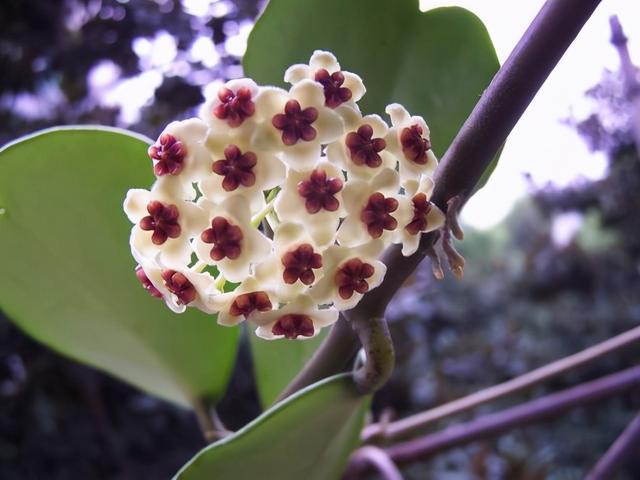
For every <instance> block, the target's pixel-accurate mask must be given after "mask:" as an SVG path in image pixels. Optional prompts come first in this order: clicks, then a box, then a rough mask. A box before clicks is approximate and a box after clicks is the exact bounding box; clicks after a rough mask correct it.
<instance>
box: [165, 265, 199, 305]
mask: <svg viewBox="0 0 640 480" xmlns="http://www.w3.org/2000/svg"><path fill="white" fill-rule="evenodd" d="M162 279H163V280H164V284H165V286H166V287H167V290H169V291H170V292H171V293H173V294H174V295H175V296H176V297H178V303H180V304H182V305H188V304H189V303H191V302H193V301H194V300H195V299H196V296H197V292H196V287H194V286H193V284H192V283H191V282H190V281H189V279H188V278H187V277H185V276H184V274H182V273H180V272H176V271H175V270H163V272H162Z"/></svg>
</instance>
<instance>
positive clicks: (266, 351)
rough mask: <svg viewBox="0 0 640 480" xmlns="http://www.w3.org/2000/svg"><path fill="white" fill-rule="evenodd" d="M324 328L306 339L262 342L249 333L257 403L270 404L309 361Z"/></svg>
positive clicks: (265, 405) (322, 335)
mask: <svg viewBox="0 0 640 480" xmlns="http://www.w3.org/2000/svg"><path fill="white" fill-rule="evenodd" d="M327 331H328V329H325V330H324V331H323V332H322V333H320V334H319V335H318V336H316V337H314V338H312V339H310V340H264V339H262V338H260V337H258V336H257V335H253V334H251V336H250V338H251V340H250V342H251V356H252V357H253V370H254V372H255V378H256V384H257V387H258V393H259V394H260V401H261V402H262V406H263V407H267V406H269V405H271V404H272V403H273V402H274V401H275V400H276V398H278V395H280V393H281V392H282V390H284V388H285V387H286V386H287V385H288V384H289V382H290V381H291V380H293V377H295V376H296V374H297V373H298V372H299V371H300V370H301V369H302V367H304V365H305V364H306V363H307V360H309V358H311V356H312V355H313V352H315V351H316V349H317V348H318V346H320V343H322V340H324V337H326V334H327Z"/></svg>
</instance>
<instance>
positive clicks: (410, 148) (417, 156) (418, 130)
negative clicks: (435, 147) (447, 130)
mask: <svg viewBox="0 0 640 480" xmlns="http://www.w3.org/2000/svg"><path fill="white" fill-rule="evenodd" d="M422 134H423V131H422V127H421V126H420V125H418V124H416V125H412V126H410V127H407V128H405V129H403V130H402V133H401V134H400V143H401V144H402V153H404V156H405V157H406V158H407V160H411V161H412V162H415V163H417V164H418V165H425V164H426V163H427V161H428V158H427V151H428V150H429V149H430V148H431V142H430V141H429V140H428V139H426V138H424V137H423V136H422Z"/></svg>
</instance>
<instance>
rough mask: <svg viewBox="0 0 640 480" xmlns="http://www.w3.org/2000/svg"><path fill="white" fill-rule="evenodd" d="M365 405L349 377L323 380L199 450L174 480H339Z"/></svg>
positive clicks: (365, 399) (340, 376)
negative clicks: (227, 435)
mask: <svg viewBox="0 0 640 480" xmlns="http://www.w3.org/2000/svg"><path fill="white" fill-rule="evenodd" d="M368 405H369V397H367V396H361V395H359V394H358V393H357V392H356V391H355V386H354V383H353V379H352V378H351V375H348V374H342V375H338V376H335V377H330V378H328V379H325V380H322V381H320V382H318V383H315V384H313V385H311V386H309V387H307V388H305V389H304V390H301V391H299V392H298V393H296V394H295V395H293V396H292V397H290V398H288V399H286V400H285V401H283V402H281V403H278V404H276V405H275V406H274V407H272V408H271V409H270V410H267V411H266V412H264V413H263V414H262V415H261V416H260V417H258V418H257V419H256V420H254V421H253V422H251V423H250V424H248V425H247V426H246V427H244V428H243V429H242V430H239V431H238V432H236V433H235V434H233V435H231V436H229V437H227V438H225V439H223V440H221V441H219V442H217V443H214V444H213V445H210V446H208V447H207V448H205V449H203V450H202V451H200V453H198V454H197V455H196V456H195V457H194V458H193V459H192V460H191V461H190V462H189V463H187V464H186V465H185V466H184V467H183V468H182V470H180V472H178V474H177V475H176V476H175V477H174V480H211V479H215V480H239V479H260V480H300V479H305V480H338V479H339V478H340V476H341V474H342V471H343V469H344V467H345V465H346V462H347V459H348V457H349V455H350V453H351V451H352V450H353V449H354V448H356V447H357V445H358V443H359V435H360V430H361V429H362V427H363V423H364V415H365V413H366V410H367V408H368Z"/></svg>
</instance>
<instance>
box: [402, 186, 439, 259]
mask: <svg viewBox="0 0 640 480" xmlns="http://www.w3.org/2000/svg"><path fill="white" fill-rule="evenodd" d="M407 191H408V192H410V195H408V196H407V197H405V198H403V200H402V203H403V205H402V206H401V208H403V209H407V210H408V212H409V214H408V216H407V217H406V218H408V219H409V221H408V222H406V223H405V224H404V225H401V228H399V229H398V231H397V232H398V238H399V241H398V243H402V254H403V255H404V256H405V257H408V256H409V255H413V254H414V253H415V252H416V250H417V249H418V245H419V244H420V237H421V234H422V233H425V232H431V231H433V230H437V229H438V228H440V227H442V226H443V225H444V221H445V216H444V213H442V210H440V209H439V208H438V207H437V206H436V205H435V204H434V203H431V201H430V200H429V199H430V198H431V193H432V192H433V180H431V178H429V177H427V176H424V175H423V176H422V178H421V179H420V181H419V182H418V181H417V180H412V181H410V182H408V184H407Z"/></svg>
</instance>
